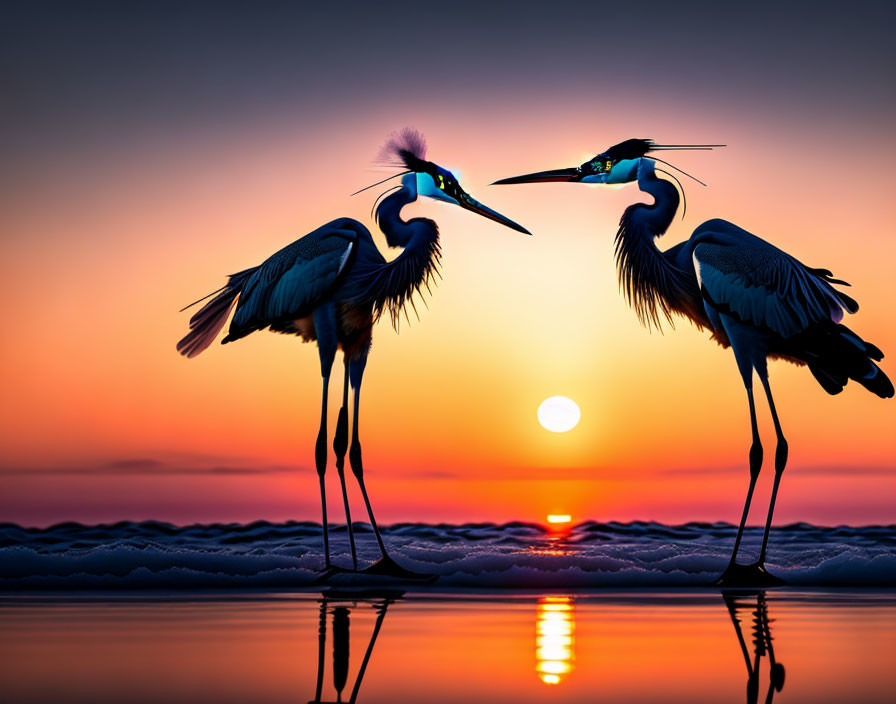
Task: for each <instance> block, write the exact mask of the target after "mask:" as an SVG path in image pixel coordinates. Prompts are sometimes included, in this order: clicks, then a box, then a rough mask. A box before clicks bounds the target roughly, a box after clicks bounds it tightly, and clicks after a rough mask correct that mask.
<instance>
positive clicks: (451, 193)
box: [379, 128, 532, 235]
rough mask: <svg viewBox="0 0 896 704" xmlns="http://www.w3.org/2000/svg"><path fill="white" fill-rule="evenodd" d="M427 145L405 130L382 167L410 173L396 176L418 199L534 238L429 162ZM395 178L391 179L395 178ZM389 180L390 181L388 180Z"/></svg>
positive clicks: (385, 153)
mask: <svg viewBox="0 0 896 704" xmlns="http://www.w3.org/2000/svg"><path fill="white" fill-rule="evenodd" d="M425 157H426V141H425V139H424V138H423V135H422V134H421V133H420V132H418V131H417V130H414V129H411V128H405V129H404V130H402V131H401V132H399V133H396V134H393V135H392V137H391V138H390V140H389V141H388V142H387V143H386V145H385V147H383V149H382V151H381V152H380V157H379V161H380V163H382V164H384V165H387V166H400V167H404V168H405V169H406V170H405V171H403V172H401V173H400V174H396V175H395V176H401V177H402V178H401V185H402V187H404V188H406V189H409V190H410V191H411V192H412V193H414V194H416V195H417V196H426V197H427V198H432V199H433V200H439V201H442V202H445V203H450V204H451V205H459V206H460V207H461V208H464V209H465V210H469V211H472V212H474V213H476V214H478V215H481V216H482V217H485V218H488V219H489V220H494V221H495V222H499V223H501V224H502V225H505V226H506V227H509V228H510V229H512V230H516V231H517V232H522V233H523V234H526V235H531V234H532V233H531V232H529V231H528V230H527V229H526V228H524V227H523V226H522V225H518V224H517V223H515V222H514V221H513V220H511V219H510V218H507V217H504V216H503V215H501V213H499V212H497V211H494V210H492V209H491V208H489V207H488V206H486V205H483V204H482V203H480V202H479V201H477V200H476V199H475V198H473V196H471V195H470V194H469V193H467V192H466V191H465V190H464V189H463V187H462V186H461V185H460V181H459V180H458V179H457V177H456V176H455V175H454V174H453V173H452V172H451V171H449V170H448V169H445V168H442V167H441V166H439V165H438V164H436V163H435V162H433V161H427V159H426V158H425ZM395 176H393V177H390V178H395ZM387 180H388V179H387Z"/></svg>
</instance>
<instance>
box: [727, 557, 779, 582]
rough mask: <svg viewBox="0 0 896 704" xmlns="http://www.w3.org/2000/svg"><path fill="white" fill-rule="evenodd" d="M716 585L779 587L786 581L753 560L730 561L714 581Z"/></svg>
mask: <svg viewBox="0 0 896 704" xmlns="http://www.w3.org/2000/svg"><path fill="white" fill-rule="evenodd" d="M714 584H715V586H717V587H780V586H781V585H782V584H786V582H785V581H784V580H783V579H781V578H780V577H776V576H775V575H773V574H772V573H771V572H769V571H768V570H767V569H765V565H760V564H759V563H758V562H753V563H752V564H749V565H740V564H738V563H736V562H735V563H732V564H730V565H728V568H727V569H726V570H725V571H724V572H723V573H722V574H721V575H720V576H719V578H718V579H717V580H716V581H715V583H714Z"/></svg>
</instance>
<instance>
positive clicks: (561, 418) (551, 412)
mask: <svg viewBox="0 0 896 704" xmlns="http://www.w3.org/2000/svg"><path fill="white" fill-rule="evenodd" d="M581 417H582V412H581V411H580V410H579V406H578V405H577V404H576V402H575V401H573V400H572V399H571V398H566V396H551V397H550V398H546V399H545V400H544V401H542V402H541V405H540V406H539V407H538V422H539V423H541V426H542V427H543V428H544V429H545V430H550V431H551V432H552V433H565V432H566V431H568V430H572V429H573V428H575V427H576V426H577V425H578V424H579V420H580V419H581Z"/></svg>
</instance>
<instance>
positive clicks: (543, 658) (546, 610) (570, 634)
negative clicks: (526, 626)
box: [535, 596, 576, 685]
mask: <svg viewBox="0 0 896 704" xmlns="http://www.w3.org/2000/svg"><path fill="white" fill-rule="evenodd" d="M575 624H576V621H575V602H574V601H573V600H572V598H571V597H568V596H542V597H539V599H538V607H537V617H536V622H535V671H536V672H537V673H538V677H539V678H540V679H541V681H542V682H544V683H545V684H551V685H553V684H560V683H561V682H562V681H563V679H564V678H565V677H566V676H567V675H569V673H570V672H572V670H573V662H574V661H575V649H574V646H575Z"/></svg>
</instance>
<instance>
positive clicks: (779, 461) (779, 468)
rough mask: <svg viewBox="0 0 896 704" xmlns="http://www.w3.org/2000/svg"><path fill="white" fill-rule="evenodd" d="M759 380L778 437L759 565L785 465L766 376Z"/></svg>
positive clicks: (784, 446) (783, 444)
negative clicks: (773, 477) (763, 389)
mask: <svg viewBox="0 0 896 704" xmlns="http://www.w3.org/2000/svg"><path fill="white" fill-rule="evenodd" d="M759 379H760V380H761V381H762V386H763V387H764V388H765V395H766V396H767V397H768V407H769V409H771V412H772V421H774V424H775V434H776V435H777V436H778V446H777V448H776V450H775V483H774V485H773V486H772V498H771V501H770V502H769V506H768V518H766V520H765V533H764V534H763V536H762V548H761V549H760V551H759V565H760V566H762V565H763V564H764V563H765V549H766V547H767V546H768V534H769V531H770V530H771V527H772V515H773V514H774V512H775V499H776V498H777V497H778V485H779V484H780V483H781V475H782V474H784V467H785V466H786V465H787V440H785V439H784V433H783V432H782V431H781V423H780V422H779V421H778V412H777V411H776V410H775V402H774V400H773V399H772V389H771V387H770V386H769V383H768V374H767V373H760V374H759Z"/></svg>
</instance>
